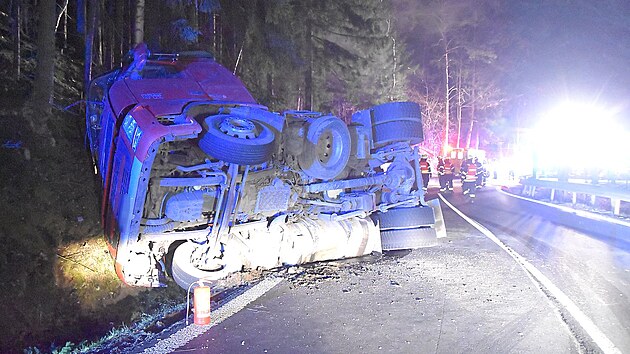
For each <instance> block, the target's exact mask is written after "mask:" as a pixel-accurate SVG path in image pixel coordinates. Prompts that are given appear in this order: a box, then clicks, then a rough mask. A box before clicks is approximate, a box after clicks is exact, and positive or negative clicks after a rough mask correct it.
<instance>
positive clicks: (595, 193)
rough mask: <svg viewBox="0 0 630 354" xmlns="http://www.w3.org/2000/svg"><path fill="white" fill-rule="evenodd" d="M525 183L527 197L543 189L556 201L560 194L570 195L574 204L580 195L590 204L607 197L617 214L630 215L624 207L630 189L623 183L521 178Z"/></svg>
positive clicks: (629, 197) (522, 183) (627, 201)
mask: <svg viewBox="0 0 630 354" xmlns="http://www.w3.org/2000/svg"><path fill="white" fill-rule="evenodd" d="M520 183H521V185H523V191H522V192H521V194H522V195H524V196H527V197H535V196H536V193H540V192H543V191H549V193H550V194H549V199H550V200H551V201H552V202H554V201H558V199H559V195H560V194H562V195H567V194H568V195H569V196H570V198H571V203H572V204H573V206H575V205H577V204H578V196H579V195H583V196H585V198H586V199H587V200H588V201H589V202H590V205H595V204H596V201H597V198H605V199H608V200H610V208H611V211H612V213H613V215H615V216H626V217H628V216H630V213H628V212H627V209H630V208H625V209H626V211H624V209H623V208H622V205H623V204H627V203H630V190H628V189H623V188H621V187H622V186H621V185H615V184H602V185H594V184H585V183H573V182H559V181H551V180H541V179H533V178H527V179H522V180H520Z"/></svg>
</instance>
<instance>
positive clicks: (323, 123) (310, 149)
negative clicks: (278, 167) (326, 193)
mask: <svg viewBox="0 0 630 354" xmlns="http://www.w3.org/2000/svg"><path fill="white" fill-rule="evenodd" d="M351 148H352V147H351V142H350V131H349V130H348V126H347V125H346V123H344V122H343V121H342V120H341V119H339V118H337V117H335V116H326V117H321V118H316V119H314V120H313V121H312V122H311V124H310V125H309V126H308V131H307V133H306V141H305V144H304V151H303V153H302V154H301V155H300V157H299V160H298V162H299V164H300V168H301V169H302V170H303V171H304V172H305V173H306V174H307V175H309V176H310V177H312V178H319V179H331V178H334V177H335V176H337V175H338V174H340V173H341V171H343V169H344V168H345V167H346V165H347V164H348V160H349V159H350V149H351Z"/></svg>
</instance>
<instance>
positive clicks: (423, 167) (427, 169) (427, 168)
mask: <svg viewBox="0 0 630 354" xmlns="http://www.w3.org/2000/svg"><path fill="white" fill-rule="evenodd" d="M420 173H422V174H429V173H431V165H429V163H428V162H427V161H420Z"/></svg>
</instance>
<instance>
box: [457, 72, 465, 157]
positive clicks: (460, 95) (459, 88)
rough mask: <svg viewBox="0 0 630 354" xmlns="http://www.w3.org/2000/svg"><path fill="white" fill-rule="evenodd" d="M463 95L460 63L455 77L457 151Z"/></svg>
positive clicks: (460, 131)
mask: <svg viewBox="0 0 630 354" xmlns="http://www.w3.org/2000/svg"><path fill="white" fill-rule="evenodd" d="M463 96H464V93H463V92H462V68H461V63H460V66H459V72H458V75H457V143H456V146H457V148H458V149H459V144H460V142H459V141H460V140H461V134H462V106H463V105H464V99H463Z"/></svg>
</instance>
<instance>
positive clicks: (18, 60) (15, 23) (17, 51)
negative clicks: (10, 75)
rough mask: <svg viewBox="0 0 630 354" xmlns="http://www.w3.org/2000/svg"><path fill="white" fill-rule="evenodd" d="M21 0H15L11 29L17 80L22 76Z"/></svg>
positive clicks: (12, 8) (14, 70)
mask: <svg viewBox="0 0 630 354" xmlns="http://www.w3.org/2000/svg"><path fill="white" fill-rule="evenodd" d="M21 2H22V1H21V0H14V1H13V6H12V7H11V19H12V21H11V29H12V32H13V68H14V69H13V72H14V73H15V79H16V80H19V79H20V76H22V36H21V34H22V33H21V32H22V28H21V27H22V26H21V24H22V21H21V18H20V16H21V15H22V14H21V12H22V11H21V10H22V9H21V8H22V4H21Z"/></svg>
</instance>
